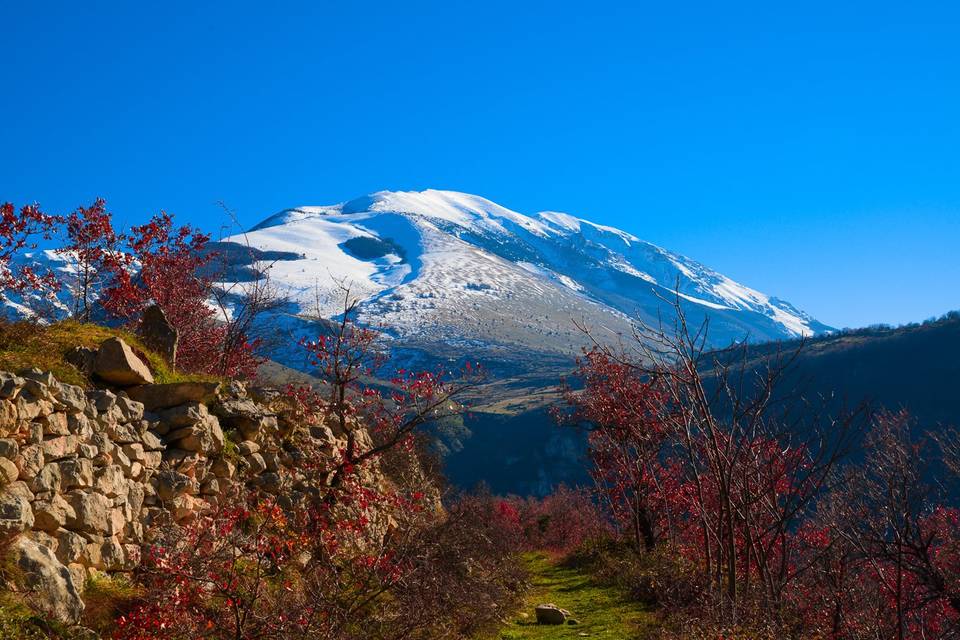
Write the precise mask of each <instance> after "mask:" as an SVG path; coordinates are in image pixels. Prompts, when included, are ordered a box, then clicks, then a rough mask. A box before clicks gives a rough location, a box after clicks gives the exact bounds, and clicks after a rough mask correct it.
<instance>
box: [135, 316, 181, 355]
mask: <svg viewBox="0 0 960 640" xmlns="http://www.w3.org/2000/svg"><path fill="white" fill-rule="evenodd" d="M137 334H138V335H139V336H140V338H141V339H142V340H143V343H144V344H145V345H146V346H147V347H149V348H150V349H153V350H154V351H156V352H157V353H159V354H160V355H161V356H163V357H164V359H165V360H166V361H167V362H169V363H170V366H171V367H175V366H176V365H177V342H178V341H179V334H178V333H177V329H176V328H175V327H174V326H173V325H172V324H170V321H169V320H167V316H166V315H165V314H164V313H163V309H161V308H160V306H159V305H156V304H152V305H150V306H149V307H147V308H146V309H145V310H144V311H143V314H142V315H141V317H140V325H139V326H138V327H137Z"/></svg>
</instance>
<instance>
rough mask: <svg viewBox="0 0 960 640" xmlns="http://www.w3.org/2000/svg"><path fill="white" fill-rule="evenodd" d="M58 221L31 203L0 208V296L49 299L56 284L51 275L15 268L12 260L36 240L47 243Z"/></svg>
mask: <svg viewBox="0 0 960 640" xmlns="http://www.w3.org/2000/svg"><path fill="white" fill-rule="evenodd" d="M60 221H61V218H59V217H58V216H53V215H48V214H46V213H44V212H43V211H42V210H41V209H40V207H39V206H38V205H35V204H28V205H24V206H22V207H20V209H19V210H18V209H16V208H15V207H14V206H13V204H11V203H9V202H7V203H4V204H2V205H0V295H2V296H4V297H6V296H8V295H9V294H11V293H16V294H34V295H39V296H42V297H50V296H52V295H53V294H55V293H56V291H57V290H58V288H59V284H58V282H57V278H56V276H55V274H53V273H41V272H38V271H37V270H36V269H35V268H34V267H32V266H30V265H16V264H14V258H15V257H16V256H17V254H19V253H21V252H22V251H24V250H29V249H35V248H36V247H37V244H36V242H35V241H36V240H37V239H41V238H42V239H45V240H49V239H50V238H51V237H52V234H53V232H54V230H55V229H56V226H57V225H58V224H59V223H60Z"/></svg>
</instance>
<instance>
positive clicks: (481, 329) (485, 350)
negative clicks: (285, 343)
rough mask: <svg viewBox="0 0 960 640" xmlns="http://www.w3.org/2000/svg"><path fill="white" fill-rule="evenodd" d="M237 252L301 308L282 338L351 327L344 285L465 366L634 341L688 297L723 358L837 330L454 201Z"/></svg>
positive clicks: (691, 266)
mask: <svg viewBox="0 0 960 640" xmlns="http://www.w3.org/2000/svg"><path fill="white" fill-rule="evenodd" d="M227 242H235V243H242V244H246V245H249V246H250V247H252V248H254V249H256V250H257V251H256V252H254V253H253V255H255V256H256V258H257V259H258V262H259V264H260V265H263V264H264V263H270V264H272V266H271V270H270V273H271V279H272V281H273V282H274V284H276V285H277V286H279V287H280V288H281V289H282V291H283V292H284V293H286V294H287V295H288V296H289V298H290V300H291V305H290V306H289V308H288V309H287V310H286V312H285V315H286V318H285V319H284V320H282V321H281V319H280V318H274V319H273V321H272V322H271V323H270V324H269V326H270V328H269V329H265V330H268V331H271V332H272V331H275V330H276V327H277V326H281V325H282V326H285V327H289V329H290V330H294V326H292V325H291V321H293V322H294V324H296V323H297V321H299V320H303V319H304V318H309V317H316V316H317V315H319V316H323V317H332V316H335V315H336V314H338V313H339V312H340V311H341V310H342V305H343V301H342V293H341V291H340V287H341V285H347V286H349V287H350V290H351V293H352V294H353V295H354V296H356V297H358V298H360V299H361V301H362V302H361V304H360V316H359V317H360V320H361V321H363V322H366V323H369V324H373V325H379V326H382V327H384V328H385V330H386V331H387V333H388V335H390V336H392V338H393V339H394V340H395V344H396V346H397V347H402V348H406V349H414V350H417V349H420V350H424V351H425V352H428V353H433V354H438V352H440V353H443V352H446V353H448V354H450V355H451V356H452V355H454V354H455V353H457V352H459V353H461V354H462V353H469V354H471V355H472V354H476V355H486V356H490V357H494V358H496V357H504V358H507V359H511V358H514V357H517V356H518V355H519V354H523V358H529V357H530V356H535V357H539V356H542V357H549V356H550V355H557V356H560V355H562V356H568V355H569V354H572V353H575V352H577V351H578V350H579V348H580V346H581V345H582V344H584V336H583V334H582V332H581V331H580V330H579V329H578V328H577V326H576V325H575V321H576V322H577V323H581V324H585V325H587V326H589V327H591V329H592V332H593V333H594V334H595V335H596V336H599V337H600V338H601V339H614V337H615V336H618V335H629V333H630V329H631V322H632V321H634V320H636V319H641V320H644V321H647V322H656V321H657V319H658V317H659V314H663V313H666V312H667V311H668V305H666V304H665V303H664V301H663V299H662V298H663V297H667V298H670V297H672V296H673V295H674V291H675V290H676V289H677V287H678V285H679V293H680V295H681V297H682V300H683V304H684V308H685V310H686V313H687V315H688V317H689V318H690V319H691V321H693V322H699V321H700V320H702V319H703V318H705V317H709V319H710V339H711V342H713V343H714V344H722V343H728V342H729V341H731V340H741V339H750V340H754V341H761V340H769V339H779V338H791V337H797V336H800V335H809V334H817V333H822V332H824V331H827V330H829V327H827V326H825V325H823V324H821V323H819V322H817V321H816V320H814V319H813V318H811V317H810V316H808V315H807V314H805V313H803V312H802V311H800V310H798V309H796V308H795V307H793V306H792V305H790V304H789V303H787V302H785V301H783V300H779V299H777V298H773V297H770V296H767V295H765V294H763V293H760V292H759V291H756V290H754V289H751V288H749V287H746V286H744V285H741V284H739V283H737V282H734V281H733V280H731V279H730V278H727V277H726V276H723V275H721V274H719V273H717V272H715V271H712V270H711V269H709V268H707V267H705V266H703V265H701V264H699V263H697V262H695V261H693V260H690V259H689V258H685V257H683V256H680V255H678V254H675V253H672V252H670V251H667V250H665V249H662V248H660V247H658V246H655V245H653V244H650V243H649V242H645V241H643V240H640V239H639V238H637V237H635V236H634V235H632V234H630V233H626V232H624V231H621V230H619V229H615V228H612V227H608V226H603V225H599V224H595V223H593V222H590V221H588V220H584V219H582V218H578V217H575V216H573V215H569V214H566V213H557V212H540V213H537V214H533V215H525V214H522V213H518V212H515V211H511V210H509V209H506V208H504V207H502V206H500V205H498V204H495V203H493V202H491V201H489V200H486V199H484V198H481V197H479V196H474V195H468V194H464V193H457V192H452V191H435V190H427V191H422V192H389V191H381V192H378V193H375V194H372V195H368V196H365V197H362V198H358V199H356V200H351V201H349V202H345V203H341V204H336V205H330V206H311V207H297V208H293V209H287V210H285V211H282V212H280V213H278V214H276V215H273V216H271V217H269V218H267V219H266V220H264V221H263V222H261V223H260V224H258V225H256V226H255V227H253V228H252V229H251V230H250V231H248V232H247V233H245V234H241V235H238V236H234V237H232V238H228V239H227ZM236 255H237V256H238V258H237V259H238V260H241V258H242V256H249V255H251V252H241V251H238V252H236ZM241 262H242V260H241ZM247 262H250V260H249V258H248V259H247ZM237 267H238V268H240V269H242V268H245V265H243V264H241V263H238V264H237ZM265 326H266V325H265ZM290 357H292V356H290ZM290 357H286V358H283V357H282V356H281V359H286V360H289V359H290ZM291 364H296V363H291Z"/></svg>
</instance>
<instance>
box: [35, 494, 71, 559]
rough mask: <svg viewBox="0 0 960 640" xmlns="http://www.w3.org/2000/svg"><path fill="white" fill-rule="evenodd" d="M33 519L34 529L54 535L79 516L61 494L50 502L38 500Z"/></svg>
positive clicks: (56, 495)
mask: <svg viewBox="0 0 960 640" xmlns="http://www.w3.org/2000/svg"><path fill="white" fill-rule="evenodd" d="M33 517H34V522H33V528H34V529H40V530H41V531H46V532H47V533H51V534H52V533H56V532H57V530H59V529H60V528H61V527H63V526H65V525H66V524H67V523H68V522H71V521H73V520H76V517H77V514H76V512H75V511H74V509H73V507H72V506H71V505H70V503H69V502H67V501H66V500H65V499H64V498H63V497H62V496H60V495H59V494H55V495H54V496H53V498H51V499H50V500H37V501H36V502H34V503H33ZM67 562H72V560H68V561H67Z"/></svg>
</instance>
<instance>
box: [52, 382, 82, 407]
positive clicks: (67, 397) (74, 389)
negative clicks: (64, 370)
mask: <svg viewBox="0 0 960 640" xmlns="http://www.w3.org/2000/svg"><path fill="white" fill-rule="evenodd" d="M53 398H54V403H55V405H56V406H57V408H58V409H62V410H64V411H66V412H67V413H81V412H82V411H83V410H84V408H85V407H86V405H87V398H86V394H85V393H84V392H83V388H81V387H78V386H76V385H72V384H63V383H61V384H60V385H59V387H58V388H56V389H55V390H54V394H53Z"/></svg>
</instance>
